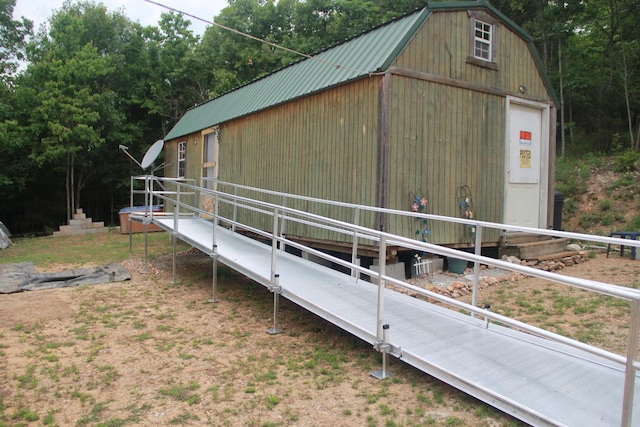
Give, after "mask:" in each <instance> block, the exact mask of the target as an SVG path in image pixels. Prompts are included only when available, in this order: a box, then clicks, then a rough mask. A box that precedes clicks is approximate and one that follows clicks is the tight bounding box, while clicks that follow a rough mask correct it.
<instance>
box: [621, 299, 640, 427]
mask: <svg viewBox="0 0 640 427" xmlns="http://www.w3.org/2000/svg"><path fill="white" fill-rule="evenodd" d="M639 332H640V300H638V299H633V300H631V319H630V324H629V342H628V344H627V364H626V368H625V378H624V394H623V397H622V423H621V426H622V427H631V425H632V423H631V422H632V421H633V420H632V418H633V394H634V390H635V382H636V369H635V368H634V366H633V365H634V363H635V361H636V358H637V355H638V343H639V339H640V337H639V336H638V333H639Z"/></svg>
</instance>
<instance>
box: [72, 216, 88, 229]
mask: <svg viewBox="0 0 640 427" xmlns="http://www.w3.org/2000/svg"><path fill="white" fill-rule="evenodd" d="M84 224H91V218H84V219H72V220H69V225H71V226H74V225H75V226H79V227H82V226H83V225H84Z"/></svg>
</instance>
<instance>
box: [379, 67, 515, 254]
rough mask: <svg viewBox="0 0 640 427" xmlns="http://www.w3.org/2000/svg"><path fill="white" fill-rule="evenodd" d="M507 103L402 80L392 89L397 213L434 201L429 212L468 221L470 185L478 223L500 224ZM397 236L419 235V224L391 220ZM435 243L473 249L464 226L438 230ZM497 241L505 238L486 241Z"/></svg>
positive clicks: (391, 176)
mask: <svg viewBox="0 0 640 427" xmlns="http://www.w3.org/2000/svg"><path fill="white" fill-rule="evenodd" d="M504 102H505V100H504V98H503V97H500V96H495V95H490V94H484V93H480V92H475V91H472V90H469V89H463V88H455V87H451V86H447V85H443V84H438V83H433V82H428V81H421V80H417V79H411V78H407V77H402V76H394V77H393V80H392V86H391V109H392V111H393V114H392V115H391V117H392V118H391V126H390V127H391V128H390V134H391V143H390V148H389V162H388V163H389V170H388V180H387V186H388V189H389V197H388V200H389V207H390V208H393V209H401V210H409V209H410V206H411V203H412V200H413V195H415V194H420V195H425V196H427V198H428V200H429V204H428V206H427V209H426V212H428V213H432V214H436V215H446V216H454V217H460V209H459V204H458V198H457V196H458V189H459V187H461V186H464V185H466V186H468V187H469V189H470V190H471V195H472V201H473V204H474V214H475V217H476V218H478V219H482V220H485V221H496V222H499V221H500V220H501V218H502V209H503V206H502V194H503V191H504V158H505V156H504V145H505V144H504V140H505V137H504V120H505V117H504V115H505V105H504ZM391 221H392V222H390V223H389V224H388V227H389V230H390V231H391V232H394V233H399V234H405V235H407V234H408V237H412V236H414V235H415V233H416V231H417V230H418V229H420V230H421V231H423V229H424V227H423V226H422V224H420V223H419V221H418V220H415V219H404V220H401V219H399V218H395V220H394V219H391ZM429 229H430V235H429V238H428V239H427V240H428V241H430V242H432V243H447V244H465V243H470V240H471V238H472V236H471V235H470V233H468V230H467V229H466V228H465V227H464V226H462V225H460V226H453V225H452V226H449V227H447V228H445V227H444V225H443V224H440V225H438V224H430V225H429ZM485 237H486V238H487V239H489V240H490V239H497V236H489V235H487V236H485Z"/></svg>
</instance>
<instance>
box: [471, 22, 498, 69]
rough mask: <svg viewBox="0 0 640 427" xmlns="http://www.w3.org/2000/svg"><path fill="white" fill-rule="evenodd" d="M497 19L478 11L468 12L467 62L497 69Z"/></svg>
mask: <svg viewBox="0 0 640 427" xmlns="http://www.w3.org/2000/svg"><path fill="white" fill-rule="evenodd" d="M497 30H498V25H497V21H496V20H495V19H493V18H492V17H491V16H489V15H487V14H485V13H480V12H474V11H470V12H469V56H468V58H467V62H470V63H472V64H475V65H480V66H483V67H488V68H491V69H497V68H498V65H497V63H496V62H497V61H496V40H497V37H496V33H497Z"/></svg>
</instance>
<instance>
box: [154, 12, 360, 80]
mask: <svg viewBox="0 0 640 427" xmlns="http://www.w3.org/2000/svg"><path fill="white" fill-rule="evenodd" d="M144 1H146V2H147V3H151V4H154V5H156V6H160V7H162V8H165V9H167V10H170V11H172V12H176V13H178V14H180V15H184V16H188V17H189V18H193V19H195V20H197V21H201V22H204V23H205V24H209V25H213V26H216V27H219V28H222V29H223V30H227V31H230V32H232V33H234V34H238V35H240V36H243V37H247V38H249V39H251V40H256V41H259V42H261V43H266V44H268V45H269V46H272V47H275V48H277V49H282V50H285V51H287V52H290V53H293V54H295V55H298V56H302V57H304V58H307V59H311V60H313V61H317V62H320V63H322V64H325V65H330V66H332V67H335V69H336V70H338V69H343V70H348V71H354V72H357V73H362V72H366V73H368V71H365V70H357V69H353V68H349V67H344V66H342V65H340V64H335V63H333V62H329V61H325V60H323V59H320V58H317V57H315V56H312V55H308V54H306V53H302V52H298V51H297V50H293V49H289V48H288V47H284V46H280V45H279V44H276V43H273V42H270V41H268V40H264V39H261V38H260V37H256V36H252V35H251V34H247V33H243V32H242V31H239V30H236V29H235V28H231V27H227V26H226V25H222V24H218V23H217V22H213V21H209V20H206V19H203V18H200V17H199V16H195V15H192V14H190V13H188V12H184V11H182V10H179V9H176V8H173V7H171V6H166V5H164V4H162V3H158V2H156V1H153V0H144Z"/></svg>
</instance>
